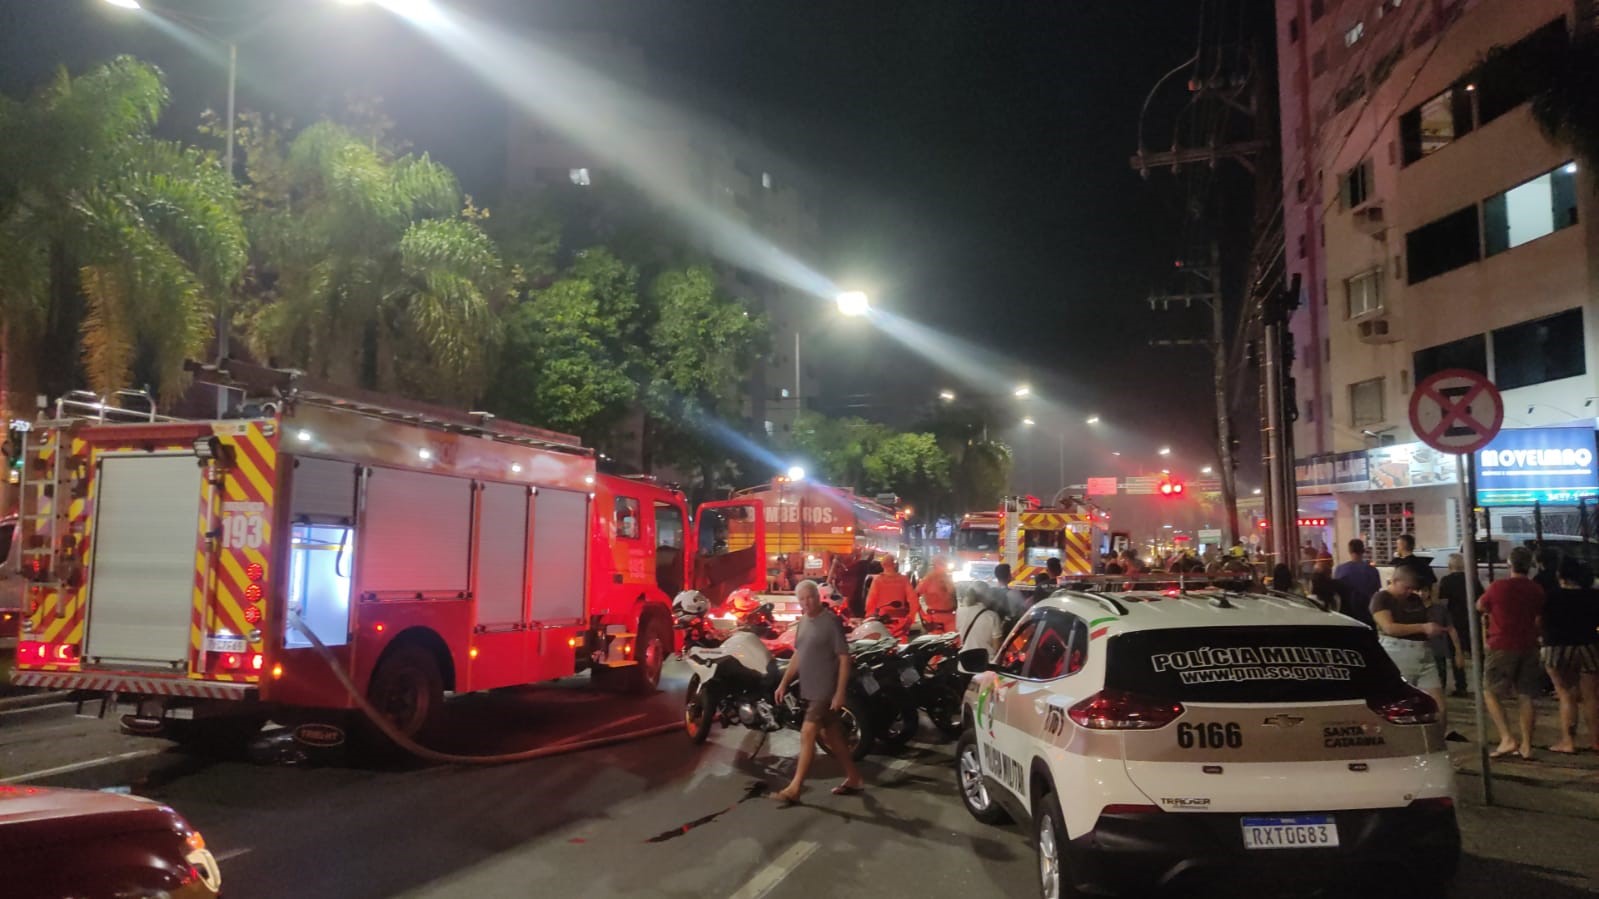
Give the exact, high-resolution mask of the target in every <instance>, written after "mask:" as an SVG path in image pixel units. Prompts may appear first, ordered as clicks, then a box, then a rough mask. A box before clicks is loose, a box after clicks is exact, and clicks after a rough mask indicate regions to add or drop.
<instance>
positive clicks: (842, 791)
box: [833, 784, 866, 796]
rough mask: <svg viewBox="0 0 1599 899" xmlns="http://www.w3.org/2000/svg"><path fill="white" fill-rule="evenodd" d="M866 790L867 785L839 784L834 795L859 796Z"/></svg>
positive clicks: (834, 790)
mask: <svg viewBox="0 0 1599 899" xmlns="http://www.w3.org/2000/svg"><path fill="white" fill-rule="evenodd" d="M864 792H866V788H865V787H851V786H848V785H845V784H839V785H838V786H836V787H834V788H833V795H834V796H859V795H860V794H862V793H864Z"/></svg>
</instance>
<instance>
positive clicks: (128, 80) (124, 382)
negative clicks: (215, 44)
mask: <svg viewBox="0 0 1599 899" xmlns="http://www.w3.org/2000/svg"><path fill="white" fill-rule="evenodd" d="M167 100H168V96H167V91H166V88H165V86H164V84H163V83H162V78H161V74H160V73H159V72H158V71H157V70H156V69H155V68H153V67H152V66H149V65H147V64H145V63H142V62H139V61H137V60H135V59H132V58H130V57H118V58H117V59H114V60H112V61H111V62H108V63H106V64H104V65H101V66H98V67H96V68H94V69H91V70H90V71H88V72H86V73H84V74H82V75H79V76H77V77H73V76H71V75H69V74H67V73H66V72H65V71H63V72H61V73H60V74H59V75H57V76H56V77H55V78H54V79H53V80H52V81H50V83H49V84H47V85H45V86H44V87H43V88H42V89H41V90H39V91H38V92H37V93H36V94H34V95H33V96H32V97H30V98H29V99H27V100H25V101H21V102H18V101H15V100H12V99H10V98H0V135H5V137H4V139H0V322H3V325H4V332H5V333H4V342H5V347H4V348H5V361H6V372H5V377H6V379H7V387H8V390H7V395H8V396H31V395H32V394H33V393H34V392H39V391H42V392H45V393H48V394H59V393H62V392H64V391H66V390H68V389H71V388H76V387H80V386H83V384H84V383H85V382H87V384H88V385H89V386H90V387H92V388H94V389H95V390H97V391H102V392H105V391H110V390H113V389H116V388H119V387H125V386H128V385H129V384H130V383H131V382H132V379H133V378H135V377H137V378H138V379H140V381H141V382H144V381H148V382H153V384H154V386H155V388H156V390H157V391H158V392H159V393H160V394H161V396H162V397H163V398H166V399H172V398H174V397H175V396H176V394H178V393H179V392H180V391H181V390H182V389H183V387H184V386H185V383H186V379H185V376H184V374H183V362H184V360H185V359H186V358H188V357H190V356H194V355H198V354H199V353H201V352H202V351H203V350H204V347H205V344H206V341H207V338H208V336H209V334H210V331H211V321H212V309H213V308H214V306H215V304H216V303H217V301H218V299H219V298H220V297H222V296H223V295H224V294H225V293H226V292H227V291H228V290H230V289H231V288H232V286H233V285H234V284H235V283H236V282H237V280H238V278H239V274H240V272H241V270H242V269H243V266H244V262H245V235H244V231H243V228H242V226H241V222H240V218H239V212H238V208H237V205H236V203H235V198H234V195H233V187H232V184H231V183H230V179H229V178H228V176H227V173H225V172H223V171H222V169H221V167H220V166H219V165H218V164H217V162H216V159H215V158H214V157H212V156H209V155H207V154H206V153H203V152H201V151H199V150H196V149H193V148H190V147H185V146H182V145H180V144H177V143H174V142H171V141H164V140H157V139H155V138H154V137H152V135H151V132H152V129H153V128H154V127H155V125H156V123H157V121H158V120H159V118H160V115H161V111H162V110H163V109H164V108H165V107H166V105H167Z"/></svg>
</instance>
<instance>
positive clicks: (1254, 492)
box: [1250, 487, 1260, 496]
mask: <svg viewBox="0 0 1599 899" xmlns="http://www.w3.org/2000/svg"><path fill="white" fill-rule="evenodd" d="M1250 492H1251V493H1253V494H1255V495H1256V496H1259V495H1260V488H1259V487H1256V488H1255V489H1254V490H1251V491H1250Z"/></svg>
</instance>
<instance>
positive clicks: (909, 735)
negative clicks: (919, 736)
mask: <svg viewBox="0 0 1599 899" xmlns="http://www.w3.org/2000/svg"><path fill="white" fill-rule="evenodd" d="M885 717H887V718H888V720H887V721H884V722H883V729H882V730H881V731H879V732H878V734H877V742H878V743H881V744H882V745H883V746H884V747H885V748H887V749H890V750H894V749H902V748H904V746H905V744H907V743H909V742H910V741H911V740H913V739H915V738H916V731H917V730H918V729H920V728H921V726H922V711H921V709H918V708H917V707H916V703H914V702H912V701H910V700H908V699H907V700H906V701H905V702H903V703H901V704H900V705H899V707H898V708H892V709H889V710H888V714H887V715H886V716H885Z"/></svg>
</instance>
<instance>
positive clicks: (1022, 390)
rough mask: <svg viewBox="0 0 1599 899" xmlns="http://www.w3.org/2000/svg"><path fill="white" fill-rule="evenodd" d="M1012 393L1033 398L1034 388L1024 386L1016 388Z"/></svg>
mask: <svg viewBox="0 0 1599 899" xmlns="http://www.w3.org/2000/svg"><path fill="white" fill-rule="evenodd" d="M1011 393H1012V394H1013V395H1014V396H1032V395H1033V388H1032V387H1030V386H1029V385H1027V384H1023V385H1022V386H1020V387H1018V388H1016V389H1015V390H1013V391H1011Z"/></svg>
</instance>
